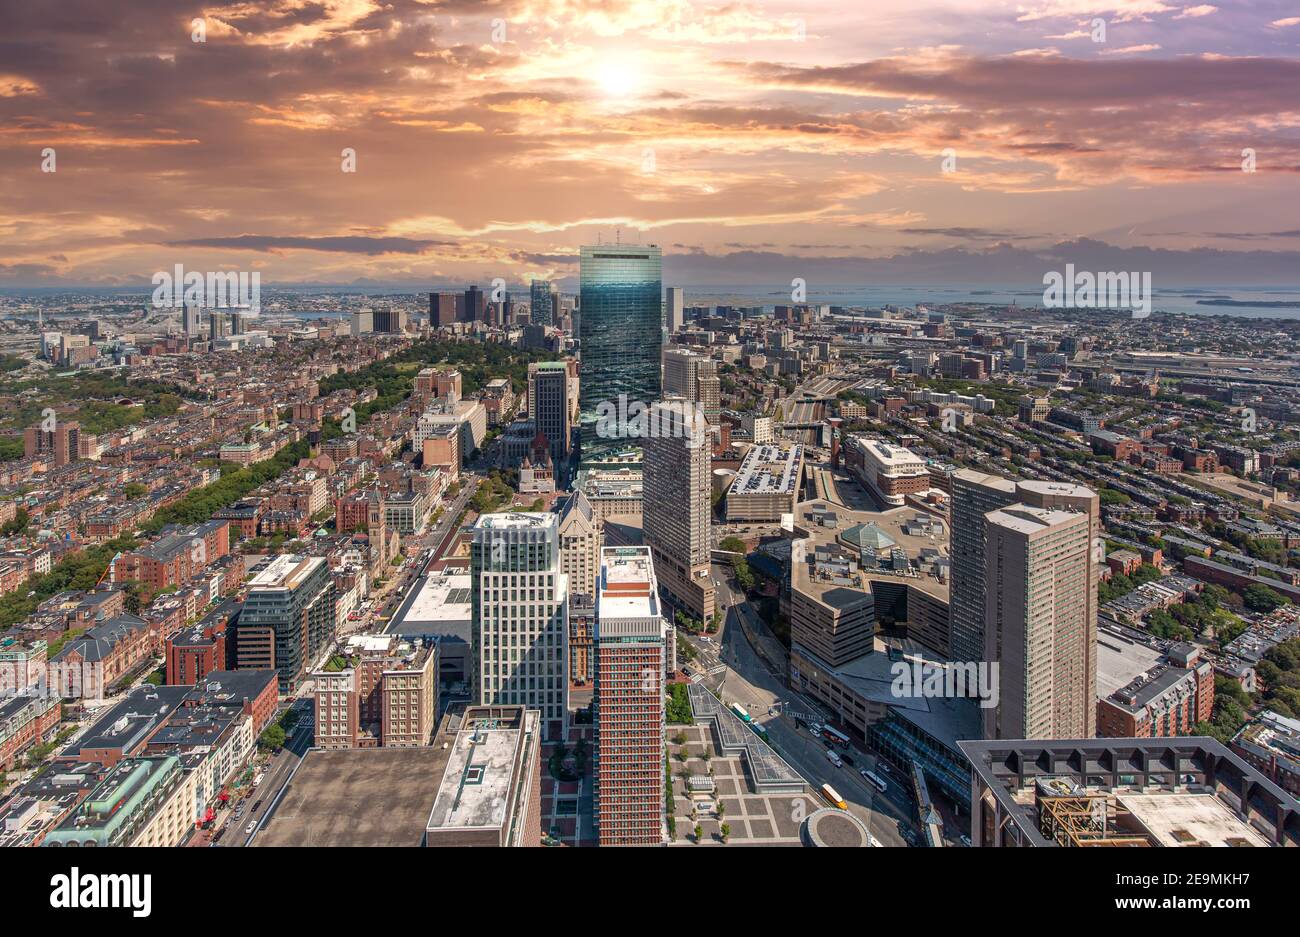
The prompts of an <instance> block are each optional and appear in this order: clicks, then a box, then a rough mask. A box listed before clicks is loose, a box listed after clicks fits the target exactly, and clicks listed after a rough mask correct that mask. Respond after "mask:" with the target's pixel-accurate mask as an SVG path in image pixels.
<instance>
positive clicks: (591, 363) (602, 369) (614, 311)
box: [579, 244, 663, 461]
mask: <svg viewBox="0 0 1300 937" xmlns="http://www.w3.org/2000/svg"><path fill="white" fill-rule="evenodd" d="M662 266H663V257H662V252H661V251H660V249H659V248H658V247H654V246H649V247H639V246H631V245H608V244H607V245H599V246H596V247H584V248H582V255H581V266H580V277H579V279H580V284H581V292H580V295H579V304H580V309H581V324H580V330H579V337H580V339H581V354H582V364H581V385H580V394H581V400H580V410H581V414H582V415H581V418H580V420H581V447H582V458H583V460H584V461H587V460H591V459H596V458H598V457H599V456H600V455H602V454H605V453H608V452H611V451H615V450H618V449H621V448H623V446H625V445H626V442H625V441H624V440H622V439H618V438H613V439H611V438H601V437H600V436H599V435H598V434H597V412H598V408H599V407H600V406H601V405H602V404H604V405H605V406H607V407H618V405H619V399H620V397H622V398H623V399H625V400H626V401H628V402H629V404H630V403H632V402H637V401H639V402H640V403H641V404H643V405H645V406H649V404H650V402H651V401H653V400H657V399H659V396H660V381H659V370H660V358H659V353H660V348H661V345H662V340H663V333H662V331H661V329H660V305H661V293H662Z"/></svg>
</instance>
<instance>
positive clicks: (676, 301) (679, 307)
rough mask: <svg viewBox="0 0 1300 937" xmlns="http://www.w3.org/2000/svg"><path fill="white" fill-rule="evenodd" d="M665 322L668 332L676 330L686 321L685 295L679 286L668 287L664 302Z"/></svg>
mask: <svg viewBox="0 0 1300 937" xmlns="http://www.w3.org/2000/svg"><path fill="white" fill-rule="evenodd" d="M664 313H665V320H666V321H665V322H664V325H665V327H666V328H667V329H668V334H669V335H671V334H672V333H674V332H676V331H677V330H678V329H680V328H681V327H682V325H683V324H684V323H685V322H686V296H685V294H684V293H683V292H682V288H681V287H680V286H670V287H668V296H667V299H666V300H665V302H664Z"/></svg>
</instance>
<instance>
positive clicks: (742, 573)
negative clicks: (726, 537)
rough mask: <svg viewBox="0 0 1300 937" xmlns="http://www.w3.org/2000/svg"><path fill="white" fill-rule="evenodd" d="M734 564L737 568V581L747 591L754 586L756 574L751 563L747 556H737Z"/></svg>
mask: <svg viewBox="0 0 1300 937" xmlns="http://www.w3.org/2000/svg"><path fill="white" fill-rule="evenodd" d="M732 565H733V567H734V568H735V570H736V583H737V584H738V585H739V586H740V588H742V589H744V590H745V591H746V592H748V591H749V590H750V589H752V588H754V582H755V580H754V574H753V572H752V571H751V570H750V568H749V563H748V562H747V561H746V560H745V558H744V557H737V558H736V559H735V561H734V562H733V564H732Z"/></svg>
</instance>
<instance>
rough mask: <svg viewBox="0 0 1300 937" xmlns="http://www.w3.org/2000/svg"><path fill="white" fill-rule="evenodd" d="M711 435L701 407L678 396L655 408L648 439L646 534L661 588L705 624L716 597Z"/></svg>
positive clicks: (710, 615)
mask: <svg viewBox="0 0 1300 937" xmlns="http://www.w3.org/2000/svg"><path fill="white" fill-rule="evenodd" d="M708 435H709V428H708V424H707V423H706V422H705V420H704V419H703V417H702V416H701V415H700V413H699V411H698V410H697V409H696V407H695V406H694V405H693V404H692V403H691V402H690V401H688V400H685V399H683V398H681V397H673V398H670V399H668V400H662V401H657V402H656V403H655V404H654V405H653V406H652V407H651V408H650V416H649V425H648V427H647V436H646V438H645V439H644V440H643V445H644V449H645V459H644V463H643V474H644V478H645V483H644V495H643V498H642V504H643V507H642V530H643V532H644V539H645V543H646V545H647V546H649V547H650V548H651V549H652V550H653V551H654V560H655V571H656V573H657V578H658V581H659V587H660V588H661V589H663V590H664V592H665V593H666V594H667V596H668V598H669V601H670V602H671V604H672V605H674V606H676V607H678V608H680V609H681V610H682V611H684V612H686V613H688V614H689V615H690V616H691V617H693V618H697V619H699V620H700V621H703V622H708V621H709V620H710V619H711V618H712V617H713V610H714V598H715V596H714V592H715V590H714V586H713V576H712V575H711V574H710V571H709V547H710V541H709V534H710V527H711V520H712V507H711V499H710V497H709V494H710V482H709V470H710V468H711V460H710V454H709V443H708Z"/></svg>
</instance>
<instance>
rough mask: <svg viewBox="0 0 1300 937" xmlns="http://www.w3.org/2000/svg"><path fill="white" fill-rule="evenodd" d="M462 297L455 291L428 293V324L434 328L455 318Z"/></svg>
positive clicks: (449, 323)
mask: <svg viewBox="0 0 1300 937" xmlns="http://www.w3.org/2000/svg"><path fill="white" fill-rule="evenodd" d="M460 302H463V298H462V297H461V296H460V295H459V294H457V293H430V294H429V325H430V326H432V327H433V328H435V329H438V328H442V327H443V326H447V325H451V324H452V323H454V322H455V321H456V320H457V308H458V306H459V304H460Z"/></svg>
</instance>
